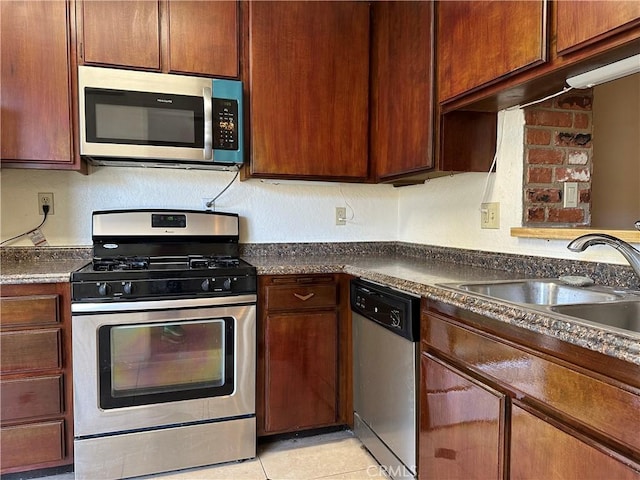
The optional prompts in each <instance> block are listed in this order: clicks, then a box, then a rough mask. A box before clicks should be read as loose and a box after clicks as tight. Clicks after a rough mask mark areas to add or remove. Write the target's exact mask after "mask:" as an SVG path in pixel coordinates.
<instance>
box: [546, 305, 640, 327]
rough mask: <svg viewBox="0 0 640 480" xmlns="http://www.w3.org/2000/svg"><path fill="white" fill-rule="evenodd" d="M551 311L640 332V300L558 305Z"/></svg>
mask: <svg viewBox="0 0 640 480" xmlns="http://www.w3.org/2000/svg"><path fill="white" fill-rule="evenodd" d="M551 311H553V312H556V313H560V314H562V315H568V316H570V317H574V318H580V319H582V320H588V321H590V322H593V323H596V324H599V325H607V326H609V327H614V328H621V329H623V330H631V331H634V332H640V300H629V301H620V302H614V303H596V304H582V305H558V306H554V307H551Z"/></svg>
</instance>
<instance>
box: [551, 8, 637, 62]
mask: <svg viewBox="0 0 640 480" xmlns="http://www.w3.org/2000/svg"><path fill="white" fill-rule="evenodd" d="M638 24H640V2H638V1H637V0H629V1H619V0H618V1H615V2H603V1H601V0H600V1H595V2H593V1H584V0H580V1H576V0H563V1H561V2H557V4H556V25H557V44H556V48H557V50H558V53H559V54H564V53H569V52H571V51H573V50H574V49H576V48H579V47H583V46H586V45H589V44H590V43H593V42H596V41H599V40H602V39H604V38H606V37H608V36H610V35H613V34H615V33H618V32H621V31H623V30H626V29H627V28H631V27H632V26H634V25H638Z"/></svg>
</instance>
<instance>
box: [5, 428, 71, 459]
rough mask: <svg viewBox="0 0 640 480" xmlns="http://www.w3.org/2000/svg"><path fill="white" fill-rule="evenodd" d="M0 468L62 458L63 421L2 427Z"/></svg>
mask: <svg viewBox="0 0 640 480" xmlns="http://www.w3.org/2000/svg"><path fill="white" fill-rule="evenodd" d="M1 431H2V435H1V436H0V438H1V440H0V445H1V446H2V461H1V462H0V463H1V465H2V468H3V469H5V468H11V467H17V466H21V465H32V464H36V463H44V462H53V461H56V460H62V459H63V458H64V421H63V420H60V421H56V422H47V423H34V424H32V425H21V426H19V427H7V428H3V429H2V430H1Z"/></svg>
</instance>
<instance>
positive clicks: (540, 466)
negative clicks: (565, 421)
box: [510, 406, 640, 480]
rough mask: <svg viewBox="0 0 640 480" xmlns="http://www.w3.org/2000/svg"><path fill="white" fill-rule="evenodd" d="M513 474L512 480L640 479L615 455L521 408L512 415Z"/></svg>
mask: <svg viewBox="0 0 640 480" xmlns="http://www.w3.org/2000/svg"><path fill="white" fill-rule="evenodd" d="M628 420H629V421H633V420H632V419H628ZM637 426H638V417H636V427H637ZM510 471H511V479H512V480H537V479H541V478H558V479H567V480H570V479H574V478H580V479H603V480H604V479H615V480H632V479H634V480H638V478H640V473H638V471H637V470H634V469H633V468H631V467H630V466H629V465H625V464H624V463H623V462H621V461H620V460H619V459H617V458H616V457H615V453H614V452H611V451H610V450H609V451H607V450H606V449H604V448H603V447H602V446H598V445H597V444H595V445H594V444H591V445H590V444H588V443H586V442H584V441H582V440H581V439H579V438H577V437H576V436H575V434H573V435H572V434H571V433H568V432H565V431H563V430H561V429H560V428H558V427H556V426H554V425H552V424H550V423H549V422H548V421H546V420H544V419H542V418H540V417H539V416H537V415H535V414H533V413H530V412H528V411H527V410H525V409H523V408H521V407H519V406H514V407H513V409H512V412H511V461H510Z"/></svg>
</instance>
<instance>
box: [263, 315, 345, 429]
mask: <svg viewBox="0 0 640 480" xmlns="http://www.w3.org/2000/svg"><path fill="white" fill-rule="evenodd" d="M264 328H265V331H264V343H265V430H266V431H267V432H284V431H295V430H298V429H304V428H311V427H320V426H326V425H331V424H334V423H335V422H336V421H337V400H338V397H337V394H338V383H337V382H338V317H337V314H336V313H335V312H333V311H330V312H322V311H320V312H309V313H304V314H300V313H298V314H295V313H291V314H278V315H275V314H274V315H267V317H266V321H265V327H264Z"/></svg>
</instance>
